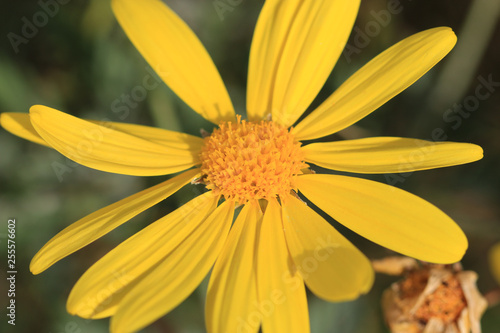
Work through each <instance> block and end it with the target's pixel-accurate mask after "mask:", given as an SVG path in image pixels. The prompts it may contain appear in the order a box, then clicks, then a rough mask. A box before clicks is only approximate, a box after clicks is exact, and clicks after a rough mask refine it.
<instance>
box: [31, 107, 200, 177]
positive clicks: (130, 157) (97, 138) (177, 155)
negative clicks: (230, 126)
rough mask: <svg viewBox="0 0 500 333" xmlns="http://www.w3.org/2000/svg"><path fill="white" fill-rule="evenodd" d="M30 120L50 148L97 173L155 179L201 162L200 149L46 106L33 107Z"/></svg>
mask: <svg viewBox="0 0 500 333" xmlns="http://www.w3.org/2000/svg"><path fill="white" fill-rule="evenodd" d="M30 117H31V123H32V124H33V127H34V128H35V129H36V131H37V132H38V134H40V136H41V137H42V138H43V139H44V140H45V141H46V142H47V143H48V144H49V145H50V146H52V147H53V148H54V149H56V150H57V151H59V152H60V153H61V154H63V155H64V156H66V157H68V158H69V159H71V160H73V161H75V162H77V163H80V164H82V165H85V166H88V167H90V168H94V169H97V170H102V171H107V172H114V173H120V174H126V175H134V176H154V175H164V174H170V173H175V172H179V171H182V170H185V169H188V168H190V167H192V166H194V165H196V164H198V163H199V162H198V154H199V149H194V150H188V149H177V148H173V147H171V146H167V145H163V144H162V143H161V142H158V141H156V142H155V141H150V140H148V139H145V138H143V137H140V136H135V135H132V134H128V133H126V132H122V131H120V130H118V129H113V128H109V127H106V126H103V125H98V124H96V123H92V122H89V121H85V120H82V119H79V118H76V117H73V116H70V115H68V114H66V113H63V112H60V111H57V110H55V109H51V108H48V107H45V106H41V105H35V106H33V107H31V109H30ZM123 128H131V127H126V126H123ZM151 136H155V134H154V133H153V134H151ZM193 148H195V147H193Z"/></svg>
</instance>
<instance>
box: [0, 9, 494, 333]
mask: <svg viewBox="0 0 500 333" xmlns="http://www.w3.org/2000/svg"><path fill="white" fill-rule="evenodd" d="M48 2H50V1H41V2H38V1H30V2H28V1H12V2H8V3H7V2H6V1H4V2H2V10H1V12H0V32H1V33H0V35H1V39H0V43H1V44H0V112H8V111H19V112H27V111H28V109H29V107H30V106H31V105H33V104H43V105H47V106H51V107H54V108H56V109H59V110H62V111H65V112H67V113H70V114H72V115H75V116H79V117H84V118H92V119H98V120H111V121H123V122H129V123H138V124H145V125H153V126H158V127H163V128H167V129H171V130H179V131H184V132H187V133H191V134H195V135H199V130H200V128H204V129H206V130H211V125H210V124H209V123H207V122H206V121H204V120H203V119H201V117H199V116H198V115H197V114H195V113H194V112H193V111H191V110H190V109H189V108H188V107H187V106H186V105H185V104H184V103H183V102H182V101H180V100H179V99H178V98H177V97H176V96H175V95H174V94H173V93H172V92H171V91H170V90H169V89H168V88H167V87H166V86H165V85H164V84H159V85H158V86H157V87H156V88H154V89H152V90H149V91H147V96H145V98H144V99H142V98H141V99H140V100H139V101H137V103H134V104H133V105H132V106H130V105H129V106H127V107H125V108H123V106H124V105H126V104H124V103H123V100H122V98H123V96H126V95H127V94H131V92H132V91H133V90H134V88H135V89H137V88H136V87H137V86H141V85H142V82H143V79H144V78H145V77H146V76H148V75H149V66H148V65H147V63H146V62H145V61H144V60H143V58H142V57H141V55H140V54H139V53H138V52H137V51H136V50H135V49H134V47H133V45H132V44H131V43H130V42H129V41H128V39H127V37H126V36H125V35H124V33H123V31H122V29H121V28H120V27H119V26H118V24H117V22H116V20H115V19H114V17H113V14H112V12H111V9H110V4H109V1H107V0H106V1H103V0H91V1H78V0H74V1H68V0H65V1H63V0H59V2H58V8H57V11H55V10H54V8H53V10H54V13H53V15H50V17H48V16H47V15H46V17H48V19H47V20H46V21H45V22H44V20H43V15H41V14H39V13H40V12H41V11H46V9H44V7H43V5H42V4H43V3H48ZM63 2H64V4H61V3H63ZM166 2H167V3H168V4H169V5H171V7H172V8H174V10H175V11H176V12H177V13H178V14H179V15H180V16H181V17H182V18H183V19H184V20H185V21H187V23H188V24H189V25H190V27H191V28H192V29H193V30H194V31H195V32H196V34H197V35H198V36H199V38H200V39H201V41H202V42H203V44H204V45H205V47H206V48H207V49H208V51H209V53H210V54H211V56H212V58H213V59H214V62H215V64H216V65H217V67H218V69H219V71H220V73H221V76H222V78H223V79H224V81H225V83H226V86H227V87H228V90H229V93H230V95H231V97H232V100H233V103H234V105H235V107H236V108H237V109H238V110H239V112H241V113H243V112H244V109H245V87H246V76H247V63H248V53H249V48H250V43H251V38H252V34H253V29H254V26H255V22H256V20H257V17H258V13H259V11H260V8H261V6H262V4H263V1H262V0H259V1H255V0H254V1H250V0H242V1H235V0H233V1H227V0H219V1H212V0H167V1H166ZM221 2H222V3H223V4H226V5H227V6H228V7H227V8H226V10H225V11H217V9H216V5H220V3H221ZM392 3H394V1H392ZM398 8H401V11H400V12H399V13H395V14H391V15H390V16H389V20H386V21H383V20H381V18H380V15H379V14H380V13H381V11H384V10H387V9H388V2H387V1H386V0H369V1H368V0H365V1H362V5H361V9H360V13H359V15H358V18H357V21H356V23H355V27H356V30H355V31H354V32H353V34H352V35H351V38H350V40H349V45H350V46H351V48H350V50H354V49H355V51H353V52H352V53H344V54H343V55H342V56H341V57H340V59H339V61H338V63H337V65H336V67H335V69H334V71H333V73H332V75H331V76H330V78H329V79H328V81H327V83H326V84H325V87H324V88H323V90H322V91H321V93H320V94H319V96H318V98H317V100H316V101H315V102H314V103H313V106H315V105H318V104H319V103H320V102H321V101H323V100H324V99H325V98H326V97H327V96H328V95H329V94H330V93H331V92H333V91H334V90H335V88H336V87H338V86H339V85H340V84H341V83H342V82H343V81H344V80H345V79H346V78H347V77H348V76H349V75H351V74H352V73H354V72H355V71H356V70H357V69H358V68H360V67H361V66H362V65H363V64H365V63H366V62H367V61H368V60H370V59H371V58H373V57H374V56H376V55H377V54H378V53H379V52H381V51H383V50H384V49H386V48H387V47H389V46H391V45H392V44H394V43H396V42H397V41H400V40H401V39H403V38H405V37H407V36H409V35H411V34H413V33H416V32H419V31H422V30H424V29H428V28H432V27H437V26H450V27H452V28H453V30H454V31H455V32H456V33H457V35H458V44H457V46H456V47H455V49H454V50H453V51H452V52H451V53H450V54H449V55H448V56H447V57H446V58H445V59H444V60H443V61H441V62H440V63H439V64H438V65H437V66H436V67H435V68H434V69H432V70H431V71H430V72H429V73H428V74H426V75H425V76H424V77H423V78H421V79H420V80H419V81H418V82H417V83H415V84H414V85H413V86H411V87H410V88H408V89H407V90H406V91H404V92H403V93H401V94H400V95H399V96H397V97H395V98H394V99H392V100H391V101H390V102H388V103H387V104H386V105H384V106H383V107H381V108H380V109H379V110H377V111H376V112H374V113H373V114H372V115H370V116H369V117H367V118H365V119H364V120H362V121H361V122H359V123H358V124H356V125H355V126H353V127H351V128H350V129H348V130H346V131H344V133H342V134H343V136H344V137H364V136H372V135H373V136H378V135H385V136H405V137H415V138H420V139H431V138H432V134H431V133H432V131H433V130H434V129H436V128H439V129H442V131H443V132H444V133H445V134H446V136H447V139H448V140H451V141H462V142H472V143H476V144H479V145H481V146H482V147H483V148H484V151H485V157H484V159H483V160H481V161H479V162H476V163H473V164H470V165H464V166H457V167H451V168H446V169H437V170H431V171H423V172H417V173H414V174H411V175H406V176H405V177H402V176H398V177H399V178H397V179H399V180H400V181H397V182H396V183H395V185H396V186H398V187H401V188H403V189H405V190H408V191H410V192H412V193H414V194H417V195H419V196H421V197H423V198H425V199H427V200H429V201H430V202H432V203H434V204H435V205H436V206H438V207H440V208H441V209H442V210H444V211H445V212H446V213H447V214H449V215H450V216H452V217H453V218H454V219H455V220H456V221H457V223H459V224H460V226H461V227H462V228H463V229H464V231H465V232H466V234H467V236H468V239H469V243H470V245H469V250H468V252H467V254H466V255H465V257H464V259H463V265H464V267H465V269H468V270H474V271H476V272H477V273H478V274H479V276H480V278H479V282H478V285H479V289H480V290H481V291H482V292H483V293H486V292H488V291H490V290H492V289H494V288H498V286H497V285H496V283H495V282H494V280H493V278H492V276H491V274H490V272H489V268H488V265H487V260H486V259H487V253H488V250H489V248H490V246H491V245H492V244H493V243H495V242H496V241H499V240H500V210H499V204H498V203H499V202H500V201H499V199H500V175H499V167H498V165H499V162H500V112H499V111H500V110H499V108H500V92H499V91H498V90H500V89H499V87H494V88H493V89H494V91H492V92H491V94H490V96H489V97H488V98H487V99H485V100H481V101H479V103H478V104H477V105H476V106H475V107H474V108H473V111H470V112H467V113H464V114H465V115H458V118H457V114H454V115H453V116H454V117H455V118H453V119H454V120H451V119H452V118H447V117H446V116H445V115H448V116H452V114H451V113H450V112H451V111H449V110H450V109H453V108H454V105H455V104H457V105H458V104H463V103H464V102H466V101H471V100H472V99H471V98H470V97H471V96H472V97H474V96H475V94H476V88H477V87H478V85H480V83H481V81H480V79H479V77H482V78H484V79H488V77H491V78H492V80H493V81H495V82H499V81H500V62H499V61H498V59H500V29H499V27H498V15H499V12H500V1H498V0H475V1H466V0H442V1H436V0H420V1H411V0H401V1H400V4H399V7H398ZM377 13H378V14H377ZM37 15H38V16H37ZM34 19H35V20H39V21H37V22H38V23H39V25H40V27H39V28H37V30H38V31H37V32H36V33H33V36H32V37H30V38H26V39H25V40H23V41H22V42H19V40H17V42H14V43H13V42H12V40H13V37H12V36H13V34H12V33H14V34H16V35H18V36H22V29H23V25H25V22H26V20H28V21H30V22H33V20H34ZM389 21H390V22H389ZM42 23H44V24H42ZM377 25H378V30H377ZM370 29H372V30H370ZM360 31H361V32H360ZM363 34H365V36H366V37H367V38H362V35H363ZM9 36H10V37H9ZM172 52H175V50H172ZM468 97H469V98H468ZM360 98H362V97H360ZM467 98H468V99H467ZM119 106H121V108H120V107H119ZM332 138H333V139H336V138H338V137H336V136H332V137H329V138H327V139H329V140H330V139H332ZM0 149H1V150H0V221H1V223H0V225H1V228H0V247H1V248H0V254H1V259H0V262H1V267H2V268H3V267H5V264H6V261H7V259H6V240H7V238H6V234H7V220H8V219H9V218H16V220H17V228H16V232H17V233H16V235H17V237H16V254H17V257H16V259H17V262H16V264H17V270H18V274H17V281H16V282H17V286H16V289H17V290H16V305H17V308H16V310H17V316H16V326H15V327H12V326H10V325H7V319H6V316H5V312H6V305H7V303H6V300H7V297H6V294H7V291H6V290H7V283H6V279H5V277H4V273H3V274H2V278H1V279H0V293H1V294H0V295H1V296H0V306H1V308H2V311H1V313H2V319H1V321H0V327H1V329H0V331H2V332H41V333H48V332H52V333H60V332H74V333H77V332H80V333H85V332H106V331H107V330H108V324H109V321H108V320H107V319H104V320H98V321H87V320H84V319H80V318H77V317H73V316H71V315H69V314H68V313H67V312H66V310H65V302H66V298H67V296H68V294H69V291H70V290H71V287H72V286H73V284H74V283H75V282H76V281H77V279H78V277H79V276H80V275H81V274H82V273H83V272H84V271H85V270H86V269H87V268H88V267H89V266H90V265H91V264H92V263H94V262H95V261H96V260H98V259H99V258H100V257H101V256H102V255H104V254H105V253H106V252H108V251H109V250H110V249H112V248H113V247H114V246H116V245H117V244H118V243H119V242H120V241H121V240H124V239H126V238H127V237H128V236H130V235H132V234H133V233H134V232H136V231H137V230H140V229H141V228H142V227H144V226H146V225H147V224H149V223H150V222H152V221H154V220H155V219H157V218H159V217H161V216H163V215H164V214H166V213H168V212H170V211H172V210H174V209H175V208H177V207H178V206H179V205H181V204H182V203H184V202H186V201H187V200H189V199H190V198H192V197H194V196H195V195H196V194H198V192H199V190H198V189H196V188H195V189H193V187H187V188H184V189H183V190H181V191H180V192H179V193H178V194H176V195H174V196H173V197H171V198H169V199H167V200H165V201H164V202H162V203H161V204H160V205H157V206H155V207H153V208H151V209H150V210H148V211H146V212H144V213H143V214H141V215H139V216H138V217H136V218H134V219H133V220H132V221H131V223H127V224H125V225H123V226H122V227H120V228H119V229H117V230H115V231H114V232H112V233H110V234H109V235H107V236H105V237H103V238H102V239H100V240H98V241H96V242H95V243H93V244H92V245H90V246H88V247H86V248H84V249H82V250H80V251H78V252H77V253H75V254H73V255H71V256H70V257H68V258H66V259H64V260H62V261H61V262H59V263H57V264H56V265H54V266H53V267H51V268H50V269H48V270H47V271H46V272H44V273H43V274H41V275H39V276H33V275H32V274H31V273H30V272H29V268H28V267H29V262H30V260H31V258H32V257H33V255H34V254H35V253H36V251H38V250H39V249H40V248H41V247H42V246H43V245H44V244H45V243H46V242H47V241H48V240H49V239H50V238H51V237H52V236H54V235H55V234H56V233H57V232H58V231H60V230H62V229H63V228H64V227H66V226H67V225H69V224H70V223H72V222H74V221H76V220H78V219H79V218H81V217H83V216H85V215H87V214H89V213H91V212H93V211H95V210H97V209H99V208H101V207H104V206H106V205H108V204H111V203H113V202H115V201H117V200H119V199H121V198H124V197H126V196H128V195H131V194H133V193H135V192H137V191H139V190H141V189H144V188H145V187H147V186H150V185H153V184H156V183H158V182H159V181H160V180H162V179H164V177H150V178H139V177H130V176H122V175H115V174H107V173H104V172H100V171H95V170H92V169H89V168H86V167H83V166H77V165H75V164H74V163H72V162H70V161H68V160H66V159H65V158H64V157H63V156H61V155H60V154H58V153H57V152H55V151H53V150H50V149H48V148H45V147H42V146H38V145H36V144H33V143H30V142H26V141H24V140H22V139H20V138H17V137H15V136H13V135H11V134H9V133H7V132H6V131H5V130H3V129H0ZM401 177H402V178H401ZM370 178H372V179H375V180H378V181H381V182H386V183H387V182H389V181H390V179H392V178H390V179H389V178H386V177H385V176H384V175H377V176H372V177H370ZM401 180H402V181H401ZM331 222H332V223H333V224H334V225H335V226H336V227H338V228H339V229H340V230H341V231H342V232H343V233H344V234H345V235H346V236H347V237H348V238H349V239H351V240H352V241H353V242H354V243H355V244H356V245H357V246H359V247H360V248H361V249H362V250H363V251H364V253H366V254H367V255H368V256H369V257H370V258H381V257H384V256H386V255H390V254H391V252H390V251H388V250H386V249H384V248H381V247H379V246H377V245H374V244H372V243H370V242H369V241H367V240H365V239H362V238H361V237H359V236H356V235H355V234H354V233H352V232H350V231H349V230H347V229H345V228H343V227H341V226H339V225H338V224H336V222H334V221H331ZM2 271H3V270H2ZM3 272H4V271H3ZM396 280H397V279H396V278H393V277H386V276H380V275H377V279H376V282H375V285H374V287H373V289H372V291H371V292H370V293H369V294H368V295H366V296H363V297H361V298H360V299H358V300H356V301H354V302H348V303H339V304H332V303H327V302H324V301H321V300H319V299H318V298H316V297H314V296H312V295H310V297H309V306H310V316H311V325H312V332H313V333H327V332H344V333H350V332H374V333H377V332H388V331H387V328H385V326H384V322H383V319H382V313H381V308H380V305H379V304H380V295H381V293H382V291H383V290H384V289H386V288H388V287H389V286H390V284H391V283H392V282H394V281H396ZM205 290H206V281H205V283H204V284H203V285H202V286H201V287H200V288H198V290H197V291H196V292H195V293H194V294H193V295H192V296H191V297H189V298H188V299H187V300H186V301H185V302H184V303H183V304H182V305H181V306H179V307H178V308H177V309H175V310H174V311H173V312H171V313H170V314H168V315H166V316H165V317H163V318H162V319H160V320H158V321H157V322H156V323H154V324H153V325H151V326H149V327H147V328H146V329H144V332H183V333H195V332H204V326H203V321H204V319H203V304H204V295H205ZM499 331H500V306H499V305H497V306H496V307H493V308H490V309H489V310H488V311H487V312H486V314H485V315H484V317H483V332H485V333H495V332H499Z"/></svg>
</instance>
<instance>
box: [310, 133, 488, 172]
mask: <svg viewBox="0 0 500 333" xmlns="http://www.w3.org/2000/svg"><path fill="white" fill-rule="evenodd" d="M302 151H303V152H304V158H305V160H306V162H310V163H314V164H316V165H319V166H322V167H324V168H328V169H333V170H338V171H347V172H357V173H405V172H411V171H417V170H427V169H434V168H442V167H447V166H452V165H458V164H464V163H470V162H474V161H477V160H479V159H481V158H482V157H483V150H482V149H481V147H479V146H476V145H474V144H470V143H455V142H432V141H425V140H418V139H406V138H394V137H374V138H366V139H357V140H345V141H336V142H326V143H313V144H310V145H307V146H304V147H302Z"/></svg>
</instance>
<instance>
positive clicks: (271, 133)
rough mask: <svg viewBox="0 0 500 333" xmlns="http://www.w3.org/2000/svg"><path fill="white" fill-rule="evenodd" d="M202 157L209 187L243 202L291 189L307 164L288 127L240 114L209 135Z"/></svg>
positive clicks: (204, 173)
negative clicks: (245, 117)
mask: <svg viewBox="0 0 500 333" xmlns="http://www.w3.org/2000/svg"><path fill="white" fill-rule="evenodd" d="M200 157H201V171H202V174H203V179H202V180H203V182H204V183H205V184H206V186H207V188H208V189H211V190H213V191H214V192H215V194H220V195H223V196H224V198H225V199H226V200H234V201H236V202H239V203H246V202H247V201H249V200H252V199H270V198H275V197H276V196H281V195H284V194H288V193H290V191H291V190H294V189H295V188H296V187H295V184H294V178H295V176H296V175H298V174H301V173H302V172H301V169H303V168H305V167H307V164H305V163H304V162H303V156H302V152H301V150H300V142H298V141H295V139H294V137H293V135H292V134H291V133H290V132H289V131H288V129H287V128H286V127H284V126H281V125H278V124H276V123H274V122H272V121H261V122H260V123H255V122H247V121H245V120H243V121H241V119H240V117H238V120H237V121H236V122H224V123H221V124H220V125H219V128H218V129H216V130H214V131H213V133H212V134H211V135H210V136H209V137H206V138H205V144H204V145H203V148H202V150H201V156H200Z"/></svg>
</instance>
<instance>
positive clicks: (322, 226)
mask: <svg viewBox="0 0 500 333" xmlns="http://www.w3.org/2000/svg"><path fill="white" fill-rule="evenodd" d="M283 227H284V229H285V230H286V232H285V236H286V237H285V238H286V242H287V244H288V249H289V250H290V253H291V255H292V257H293V261H294V262H295V265H296V266H297V268H298V269H299V272H300V274H301V275H302V277H303V278H304V281H305V282H306V284H307V286H308V287H309V289H310V290H311V291H312V292H313V293H315V294H316V295H317V296H318V297H321V298H323V299H325V300H328V301H332V302H338V301H347V300H353V299H355V298H357V297H358V296H359V295H360V294H364V293H366V292H368V290H369V289H370V288H371V286H372V284H373V278H374V274H373V269H372V265H371V263H370V261H369V260H368V258H366V257H365V256H364V255H363V254H362V253H361V252H360V251H359V250H358V249H357V248H356V247H354V246H353V245H352V244H351V243H350V242H349V241H348V240H347V239H345V238H344V236H342V235H341V234H340V233H339V232H338V231H337V230H335V229H334V228H333V227H332V226H331V225H329V224H328V222H326V221H325V220H324V219H323V218H322V217H321V216H319V215H318V214H317V213H316V212H315V211H313V210H312V209H311V208H309V207H307V206H306V205H305V204H304V203H303V202H301V201H300V200H298V199H296V198H294V197H292V196H290V197H287V198H285V200H284V203H283Z"/></svg>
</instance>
